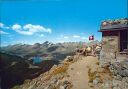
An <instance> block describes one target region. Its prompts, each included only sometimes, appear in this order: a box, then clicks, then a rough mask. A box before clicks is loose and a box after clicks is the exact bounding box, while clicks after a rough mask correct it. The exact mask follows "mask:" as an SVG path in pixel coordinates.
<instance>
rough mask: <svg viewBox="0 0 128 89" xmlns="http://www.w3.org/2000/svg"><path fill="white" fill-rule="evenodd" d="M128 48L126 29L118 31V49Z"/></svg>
mask: <svg viewBox="0 0 128 89" xmlns="http://www.w3.org/2000/svg"><path fill="white" fill-rule="evenodd" d="M124 49H128V30H123V31H120V51H124Z"/></svg>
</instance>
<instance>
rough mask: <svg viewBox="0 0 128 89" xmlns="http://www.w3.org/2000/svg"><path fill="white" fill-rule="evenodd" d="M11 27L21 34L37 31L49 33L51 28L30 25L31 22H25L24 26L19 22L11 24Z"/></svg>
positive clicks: (31, 33) (30, 33)
mask: <svg viewBox="0 0 128 89" xmlns="http://www.w3.org/2000/svg"><path fill="white" fill-rule="evenodd" d="M12 29H13V30H15V31H16V32H18V33H20V34H23V35H33V34H35V33H39V32H41V33H42V32H47V33H51V32H52V30H51V29H50V28H45V27H43V26H41V25H32V24H26V25H24V26H21V25H19V24H15V25H13V26H12Z"/></svg>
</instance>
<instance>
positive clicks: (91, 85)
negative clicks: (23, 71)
mask: <svg viewBox="0 0 128 89" xmlns="http://www.w3.org/2000/svg"><path fill="white" fill-rule="evenodd" d="M122 81H123V82H122ZM126 81H127V77H125V78H124V79H123V80H121V81H120V80H117V79H116V78H115V76H114V74H113V72H112V71H111V70H110V69H109V67H108V66H106V67H104V68H101V67H100V66H99V60H98V59H97V57H92V56H88V57H84V56H82V55H81V56H78V55H75V56H71V57H67V58H66V59H65V60H64V61H63V62H62V63H60V64H59V65H54V66H53V67H52V68H51V69H50V71H47V72H46V73H44V74H41V75H40V76H39V77H37V78H35V79H33V80H26V81H25V82H24V84H23V85H20V86H15V87H14V88H13V89H127V82H126ZM119 84H120V85H121V84H123V85H124V86H121V87H123V88H118V87H119ZM125 84H126V85H125Z"/></svg>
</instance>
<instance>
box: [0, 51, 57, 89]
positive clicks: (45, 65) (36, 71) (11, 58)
mask: <svg viewBox="0 0 128 89" xmlns="http://www.w3.org/2000/svg"><path fill="white" fill-rule="evenodd" d="M0 56H1V59H0V67H1V69H0V75H1V87H2V89H8V88H11V87H13V86H15V85H20V84H23V82H24V81H25V80H26V79H33V78H36V77H38V76H39V75H40V74H42V73H44V72H46V71H48V70H49V69H50V68H51V67H52V66H53V65H54V64H58V62H57V61H52V60H45V61H43V62H42V63H40V65H36V66H35V65H32V64H30V63H29V62H28V61H27V60H25V59H23V58H21V57H19V56H16V55H9V54H5V53H0Z"/></svg>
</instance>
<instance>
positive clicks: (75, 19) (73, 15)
mask: <svg viewBox="0 0 128 89" xmlns="http://www.w3.org/2000/svg"><path fill="white" fill-rule="evenodd" d="M126 9H127V0H0V33H1V45H10V44H17V43H27V44H33V43H37V42H40V43H43V42H44V41H46V40H48V41H51V42H54V43H56V42H69V41H72V42H74V41H75V42H76V41H86V42H87V41H88V36H89V35H92V34H93V35H94V36H95V39H96V40H101V33H99V32H98V30H99V28H100V23H101V21H103V20H106V19H118V18H125V17H127V10H126Z"/></svg>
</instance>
